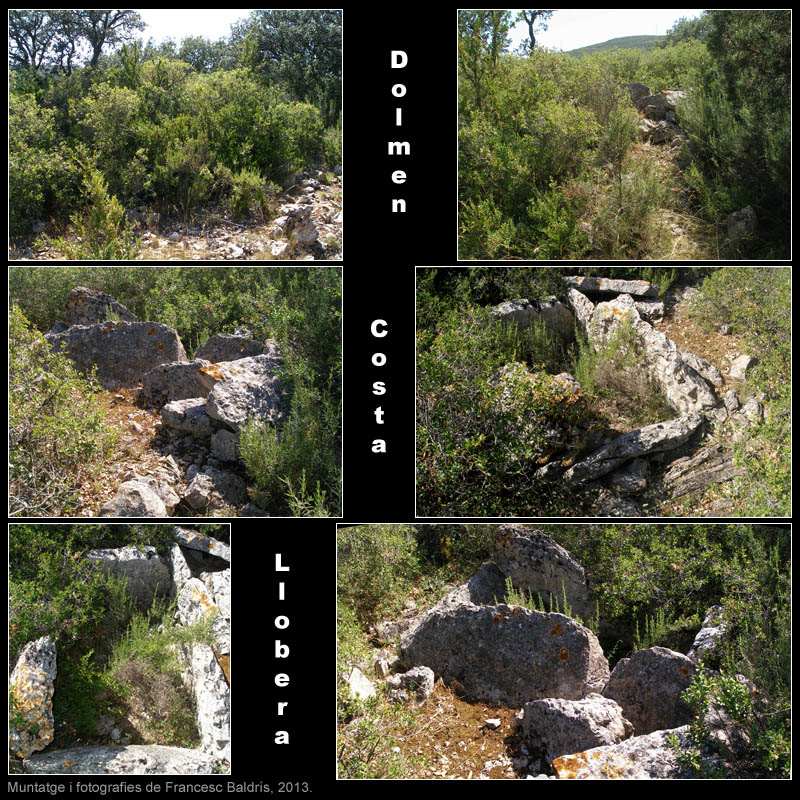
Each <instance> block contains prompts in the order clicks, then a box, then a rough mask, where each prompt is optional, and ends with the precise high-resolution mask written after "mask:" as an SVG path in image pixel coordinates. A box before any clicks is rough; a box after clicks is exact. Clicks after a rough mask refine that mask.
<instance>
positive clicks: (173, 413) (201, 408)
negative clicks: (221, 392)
mask: <svg viewBox="0 0 800 800" xmlns="http://www.w3.org/2000/svg"><path fill="white" fill-rule="evenodd" d="M161 421H162V422H163V423H164V425H166V426H167V427H168V428H172V429H173V430H176V431H181V432H183V433H188V434H190V435H191V436H194V437H195V438H197V439H207V438H208V437H209V436H211V434H212V433H213V432H214V423H213V422H212V420H211V417H209V415H208V409H207V408H206V401H205V399H204V398H202V397H192V398H188V399H185V400H173V401H172V402H171V403H167V404H166V405H165V406H164V407H163V408H162V409H161Z"/></svg>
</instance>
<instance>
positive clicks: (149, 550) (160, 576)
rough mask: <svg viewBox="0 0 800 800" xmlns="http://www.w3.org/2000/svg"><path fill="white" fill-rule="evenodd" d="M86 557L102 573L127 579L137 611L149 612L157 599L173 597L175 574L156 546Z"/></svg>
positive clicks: (105, 552) (113, 551) (98, 550)
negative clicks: (171, 572)
mask: <svg viewBox="0 0 800 800" xmlns="http://www.w3.org/2000/svg"><path fill="white" fill-rule="evenodd" d="M86 558H88V559H89V560H90V561H92V562H94V563H96V564H98V565H99V566H100V567H101V568H102V569H103V570H105V571H106V572H108V573H110V574H111V575H115V576H117V577H119V578H124V579H125V581H126V582H127V584H128V593H129V594H130V596H131V598H132V600H133V601H134V603H135V604H136V606H137V608H139V609H141V610H143V611H144V610H147V609H149V608H150V606H151V605H152V604H153V600H154V599H155V598H156V597H169V596H170V595H171V594H172V586H173V584H172V575H171V574H170V570H169V567H167V565H166V564H165V563H164V561H162V559H161V558H160V557H159V555H158V553H157V552H156V549H155V548H154V547H150V546H146V547H141V548H140V547H135V546H133V545H129V546H127V547H117V548H114V549H102V550H101V549H97V550H90V551H89V552H88V553H87V554H86Z"/></svg>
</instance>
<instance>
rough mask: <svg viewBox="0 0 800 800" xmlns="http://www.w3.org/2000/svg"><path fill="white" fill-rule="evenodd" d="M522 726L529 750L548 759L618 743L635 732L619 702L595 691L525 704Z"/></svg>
mask: <svg viewBox="0 0 800 800" xmlns="http://www.w3.org/2000/svg"><path fill="white" fill-rule="evenodd" d="M520 729H521V731H522V736H523V738H524V740H525V743H526V744H527V746H528V749H529V750H531V752H533V753H541V754H542V755H543V756H544V758H546V759H547V761H552V760H553V759H554V758H557V757H558V756H563V755H565V754H567V753H576V752H578V751H580V750H588V749H589V748H590V747H601V746H602V745H607V744H616V743H617V742H621V741H622V740H623V739H627V738H628V737H629V736H630V735H631V734H632V733H633V725H631V723H630V722H628V720H626V719H625V717H624V716H623V715H622V709H621V708H620V706H619V704H618V703H615V702H614V701H613V700H610V699H609V698H607V697H603V696H602V695H600V694H596V693H593V694H590V695H588V696H587V697H584V698H582V699H581V700H561V699H559V698H553V697H548V698H546V699H544V700H534V701H532V702H530V703H526V704H525V706H524V708H523V709H522V720H521V721H520Z"/></svg>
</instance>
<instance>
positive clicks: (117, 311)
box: [64, 286, 136, 325]
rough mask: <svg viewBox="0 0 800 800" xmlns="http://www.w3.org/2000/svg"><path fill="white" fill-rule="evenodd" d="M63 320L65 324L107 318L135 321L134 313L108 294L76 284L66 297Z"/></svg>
mask: <svg viewBox="0 0 800 800" xmlns="http://www.w3.org/2000/svg"><path fill="white" fill-rule="evenodd" d="M64 320H65V321H66V323H67V325H94V324H96V323H98V322H108V321H109V320H121V321H122V322H136V315H135V314H132V313H131V312H130V311H128V309H127V308H125V306H124V305H122V303H119V302H117V300H115V299H114V298H113V297H112V296H111V295H110V294H106V293H105V292H100V291H97V290H96V289H87V288H86V287H85V286H76V287H75V288H74V289H73V290H72V291H71V292H70V293H69V297H68V298H67V303H66V306H65V307H64Z"/></svg>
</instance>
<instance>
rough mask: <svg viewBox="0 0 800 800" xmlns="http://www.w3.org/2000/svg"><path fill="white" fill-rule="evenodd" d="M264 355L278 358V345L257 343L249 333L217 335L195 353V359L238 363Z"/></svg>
mask: <svg viewBox="0 0 800 800" xmlns="http://www.w3.org/2000/svg"><path fill="white" fill-rule="evenodd" d="M262 353H266V354H268V355H269V354H272V355H273V356H275V357H277V355H278V345H277V343H276V342H274V341H271V340H270V341H267V342H257V341H256V340H255V339H253V338H252V337H251V336H250V335H249V334H248V333H215V334H214V335H213V336H212V337H211V338H210V339H208V341H206V342H205V344H203V345H202V346H201V347H199V348H198V349H197V351H196V352H195V354H194V355H195V358H201V359H205V360H207V361H211V362H213V363H216V362H219V361H236V360H237V359H240V358H248V357H250V356H258V355H261V354H262Z"/></svg>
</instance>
